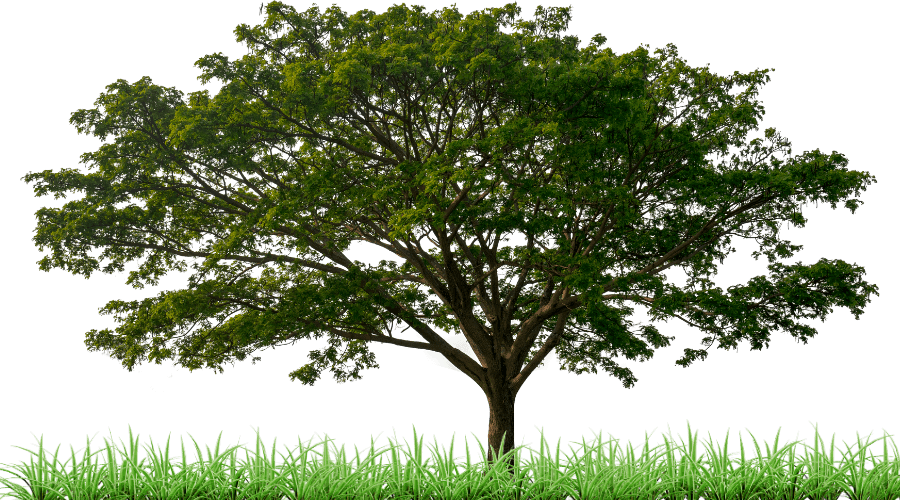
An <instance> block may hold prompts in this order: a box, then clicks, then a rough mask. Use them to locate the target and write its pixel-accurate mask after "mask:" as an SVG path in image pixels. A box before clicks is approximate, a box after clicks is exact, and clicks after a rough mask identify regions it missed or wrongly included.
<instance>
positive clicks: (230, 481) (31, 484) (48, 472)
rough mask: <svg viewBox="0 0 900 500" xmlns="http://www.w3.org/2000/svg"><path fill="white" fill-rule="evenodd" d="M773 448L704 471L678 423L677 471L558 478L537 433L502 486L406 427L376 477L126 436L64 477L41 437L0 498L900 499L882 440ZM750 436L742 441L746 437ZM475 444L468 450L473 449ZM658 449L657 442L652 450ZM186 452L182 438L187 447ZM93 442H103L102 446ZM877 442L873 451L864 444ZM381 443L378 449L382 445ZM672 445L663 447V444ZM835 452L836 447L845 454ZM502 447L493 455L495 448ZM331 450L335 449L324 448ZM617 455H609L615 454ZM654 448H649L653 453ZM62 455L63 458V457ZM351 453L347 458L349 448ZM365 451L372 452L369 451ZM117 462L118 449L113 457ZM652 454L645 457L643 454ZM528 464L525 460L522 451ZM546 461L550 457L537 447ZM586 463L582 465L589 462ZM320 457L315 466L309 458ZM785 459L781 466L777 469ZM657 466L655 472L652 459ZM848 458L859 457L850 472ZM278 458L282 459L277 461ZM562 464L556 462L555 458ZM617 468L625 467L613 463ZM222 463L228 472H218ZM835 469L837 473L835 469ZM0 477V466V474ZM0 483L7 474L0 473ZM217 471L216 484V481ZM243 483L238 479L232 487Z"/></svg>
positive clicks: (666, 467) (499, 476) (642, 469)
mask: <svg viewBox="0 0 900 500" xmlns="http://www.w3.org/2000/svg"><path fill="white" fill-rule="evenodd" d="M780 433H781V431H780V429H779V432H778V434H776V436H775V444H774V450H775V452H774V455H772V454H770V451H769V445H768V444H766V457H765V458H764V457H763V456H762V454H761V453H760V448H759V445H757V444H756V438H753V444H754V447H755V448H756V455H757V457H756V458H755V459H751V460H749V461H747V460H745V454H744V443H743V440H741V442H740V446H741V459H740V461H739V462H737V466H736V467H734V466H733V463H732V462H731V461H730V460H729V458H728V436H727V434H726V438H725V449H724V451H721V449H720V452H719V453H716V452H715V450H712V448H711V447H710V445H711V444H712V439H711V438H710V441H709V445H704V446H706V448H707V450H708V451H709V452H710V454H711V455H712V458H711V459H709V460H704V459H703V458H704V457H703V455H701V456H700V457H699V459H698V458H697V447H696V443H697V439H696V434H695V435H694V437H693V439H691V427H690V423H688V447H687V453H686V454H682V455H681V457H680V459H679V460H678V461H676V460H675V455H674V449H681V450H682V452H683V451H684V448H685V447H684V446H683V442H682V446H678V447H673V446H670V443H669V440H668V439H666V440H665V448H666V449H665V452H664V453H663V452H660V453H658V454H654V455H653V456H652V457H651V456H650V455H649V450H648V444H647V443H645V444H644V451H643V453H642V455H641V457H640V460H638V461H635V459H634V450H633V449H632V447H631V445H630V444H629V445H628V455H627V456H625V457H623V455H622V454H621V453H620V454H619V464H616V460H615V457H616V455H615V454H614V452H613V446H612V442H611V441H608V443H609V455H608V456H607V455H606V454H605V453H604V452H603V445H604V443H603V442H602V436H603V434H602V433H601V434H600V436H601V439H598V441H597V442H599V443H600V444H599V446H595V447H593V448H590V449H588V447H587V446H586V444H585V443H584V440H582V446H583V449H586V450H588V452H587V454H586V455H584V456H583V457H581V458H577V459H576V460H575V461H574V462H571V461H570V462H568V463H567V465H566V466H565V469H563V468H562V465H561V464H560V460H559V443H558V442H557V450H556V460H555V461H553V460H550V458H551V457H550V456H548V457H544V446H545V441H544V436H543V432H541V448H540V456H539V457H538V460H537V461H532V462H530V463H528V464H524V465H523V466H521V467H520V460H519V455H520V453H521V451H520V449H521V448H528V449H529V450H531V448H529V447H527V446H523V447H519V448H516V449H514V450H513V451H511V452H510V453H508V454H506V455H504V456H503V457H501V460H506V459H512V460H513V463H514V468H513V470H512V472H514V476H512V477H511V476H510V475H509V474H510V473H509V472H508V471H507V470H506V469H504V468H503V463H502V462H501V463H497V464H492V465H488V464H486V463H485V462H482V463H481V464H479V465H477V466H476V467H474V468H473V467H472V464H471V461H470V457H469V446H468V443H466V467H465V469H464V470H463V471H462V472H460V471H458V470H457V467H458V466H457V465H456V464H455V463H454V462H453V461H452V457H453V440H451V442H450V451H449V454H445V456H444V457H443V458H442V457H441V456H440V455H438V454H437V451H436V449H437V443H435V446H434V447H433V448H432V450H431V451H432V458H433V459H434V462H433V465H432V466H429V464H428V460H426V461H425V462H424V463H423V462H422V441H421V439H420V440H419V441H418V442H416V433H415V427H413V444H414V446H415V453H414V456H410V455H409V454H408V453H407V452H406V451H404V453H405V454H406V455H407V457H408V458H409V459H410V460H409V461H408V462H407V464H406V465H405V466H403V465H401V464H400V462H399V461H398V454H397V448H399V446H395V445H394V444H393V442H391V446H390V447H389V449H390V452H391V457H392V459H393V461H392V462H390V463H388V464H387V465H384V466H382V459H381V458H379V460H378V465H375V463H374V461H375V458H378V457H379V456H380V455H381V454H382V453H384V452H385V451H387V450H382V451H379V452H378V453H377V454H373V451H371V449H370V452H369V455H368V456H367V457H366V459H365V460H364V461H362V462H360V460H359V451H356V467H355V468H354V467H352V465H353V461H352V460H351V461H350V463H346V462H345V461H344V449H343V446H342V447H341V451H340V453H339V454H338V455H337V459H336V460H335V462H333V463H332V462H331V461H330V460H329V454H328V446H327V442H328V441H329V439H328V437H327V435H326V439H325V440H324V441H322V442H320V443H317V444H316V445H314V446H318V445H320V444H326V446H325V453H324V462H319V461H315V460H312V461H307V453H309V452H310V451H312V452H313V453H316V454H319V453H318V452H317V451H315V450H313V449H312V448H311V447H309V445H308V444H307V448H306V449H305V450H304V448H303V446H302V443H301V444H300V451H301V452H303V456H302V460H300V464H299V467H298V464H297V463H296V462H297V459H294V458H293V454H291V453H290V452H289V456H290V457H291V464H290V466H282V467H276V465H275V443H273V444H272V458H271V462H267V461H266V455H265V447H263V453H262V455H260V453H259V450H260V444H261V443H260V439H259V432H258V431H257V435H256V453H255V455H256V457H255V459H254V460H253V461H252V462H250V460H249V456H248V455H246V450H245V456H247V461H246V462H244V463H241V462H238V464H237V466H236V464H235V457H234V453H233V452H235V451H236V450H237V448H239V447H240V446H234V447H232V448H229V449H227V450H226V451H225V452H223V453H222V454H221V455H220V454H219V441H221V438H222V435H221V433H220V434H219V440H218V441H216V450H215V456H213V455H212V454H211V453H210V451H209V447H207V449H206V452H207V457H208V462H207V463H206V464H204V462H203V454H202V453H201V451H200V448H199V447H198V446H197V443H196V441H195V442H194V447H195V448H196V450H197V455H198V457H199V459H200V461H199V463H195V464H190V465H188V466H186V467H182V466H179V468H180V470H179V472H177V473H176V472H175V470H174V468H173V466H172V465H171V464H170V462H169V443H168V439H167V440H166V453H165V456H164V457H163V455H162V453H160V456H159V457H158V458H157V457H156V455H155V449H154V448H153V447H152V444H153V441H152V439H151V441H150V443H151V450H150V452H151V455H150V456H151V457H152V462H151V464H150V466H149V467H145V466H144V461H145V460H141V462H140V463H137V439H134V440H132V436H131V427H130V426H129V429H128V437H129V442H130V450H129V453H128V454H125V453H122V452H120V453H122V454H123V455H124V460H123V462H122V464H121V466H119V465H117V463H116V462H115V460H114V458H115V456H114V455H113V451H112V450H111V449H110V447H109V444H108V443H107V446H106V448H105V450H100V451H97V452H95V453H93V454H91V453H90V442H89V441H88V446H87V450H85V452H84V458H83V459H82V462H81V463H80V464H78V463H76V461H75V451H74V450H72V459H71V460H72V470H71V472H69V473H66V472H65V464H66V463H68V460H67V461H66V462H65V463H62V464H61V466H60V469H59V470H57V468H56V464H57V462H58V461H57V458H56V455H57V453H58V452H59V447H57V449H56V452H55V453H54V455H53V463H52V466H51V464H50V461H49V460H45V459H44V452H43V436H42V437H41V441H40V444H39V448H38V450H39V452H38V453H34V452H33V451H29V450H26V451H29V453H32V454H33V455H37V456H38V462H37V467H35V464H34V460H33V459H31V458H29V462H30V465H31V466H30V467H25V466H24V465H23V466H19V467H17V469H18V470H19V471H20V472H22V473H23V474H24V475H25V477H22V476H19V475H18V474H15V473H14V474H15V475H16V477H18V478H19V479H21V480H23V481H25V484H26V485H27V486H28V488H29V489H28V490H26V489H25V488H24V487H22V486H21V485H16V484H12V483H11V482H9V481H8V480H3V479H0V483H2V484H3V485H4V487H5V488H4V489H11V490H12V491H13V493H12V495H4V496H3V498H6V497H10V496H12V497H14V498H18V499H20V500H25V499H39V500H62V499H64V498H67V499H69V500H94V499H98V500H99V499H108V500H115V499H130V500H176V499H177V500H191V499H198V500H200V499H206V500H226V499H227V500H250V499H255V500H281V499H283V498H290V499H293V500H331V499H347V500H350V499H353V500H357V499H371V500H375V499H387V498H393V499H395V500H399V499H410V500H413V499H415V500H425V499H434V500H438V499H446V500H477V499H486V500H487V499H491V500H494V499H504V500H505V499H516V500H532V499H533V500H541V499H543V500H551V499H552V500H563V499H565V498H566V497H567V496H571V497H572V498H573V499H575V500H676V499H677V500H683V499H685V498H687V499H688V500H697V499H698V498H700V497H703V498H704V499H706V500H751V499H753V500H801V499H811V500H837V499H838V497H840V496H841V495H843V494H846V495H847V497H848V498H849V499H850V500H897V499H898V498H900V455H898V454H897V448H896V446H894V447H893V449H894V455H895V460H894V461H893V462H889V461H888V454H887V441H886V438H887V435H885V437H883V438H879V439H885V442H884V458H883V461H882V462H880V463H877V464H876V463H875V460H874V459H873V458H872V457H871V454H870V460H871V461H872V463H873V468H872V469H871V470H865V469H864V467H863V466H864V464H865V461H866V460H865V450H866V448H867V447H868V446H869V445H870V444H872V443H869V442H867V443H866V444H865V445H862V443H859V436H858V435H857V442H858V443H859V446H860V449H859V451H857V452H856V453H854V454H852V455H851V454H850V451H849V448H848V451H847V453H844V454H843V455H844V459H842V460H841V463H840V465H839V466H837V467H835V466H834V464H835V461H834V438H833V437H832V440H831V452H830V455H825V454H824V451H825V445H824V443H822V452H823V453H821V454H820V453H819V442H820V441H821V439H820V438H819V433H818V427H817V428H816V442H815V448H812V447H810V446H808V445H805V444H802V443H800V444H801V445H802V446H805V447H806V448H808V449H810V448H812V449H813V450H814V453H813V454H812V456H810V455H809V454H808V453H807V452H806V451H804V457H803V460H802V461H800V462H799V463H798V462H797V461H795V459H794V457H795V454H794V447H795V445H796V444H797V443H799V441H794V442H793V443H789V444H788V445H786V446H785V447H784V448H782V449H781V450H779V449H778V435H779V434H780ZM752 436H753V435H752V434H751V437H752ZM476 439H477V438H476ZM664 439H665V438H664ZM191 440H193V437H192V438H191ZM104 441H106V439H105V438H104ZM875 441H878V440H875ZM389 442H390V441H389ZM673 442H674V440H673ZM845 445H846V443H845ZM478 446H479V448H481V454H482V459H483V460H484V458H485V456H486V455H485V452H484V448H482V447H481V442H480V441H479V443H478ZM501 446H502V445H501ZM335 448H336V447H335ZM618 448H619V447H618V443H617V444H616V448H615V449H616V451H618ZM657 448H659V447H657ZM70 449H71V447H70ZM354 449H355V447H354ZM372 449H374V441H372ZM116 450H117V451H118V449H116ZM655 450H656V448H654V451H655ZM103 451H106V454H107V458H108V460H107V462H106V463H107V464H111V465H112V467H111V468H107V467H106V466H105V465H104V466H103V467H100V466H99V463H94V466H93V467H92V466H91V457H92V456H93V455H95V454H97V453H101V452H103ZM531 451H532V454H531V456H532V457H533V456H534V454H533V450H531ZM547 451H548V454H549V451H550V448H549V446H548V447H547ZM591 453H594V458H592V457H591ZM319 455H320V456H322V455H321V454H319ZM785 455H787V457H788V459H787V460H782V458H783V457H784V456H785ZM181 456H182V462H181V464H185V463H187V462H186V456H185V452H184V442H183V441H182V444H181ZM662 456H664V457H665V460H662V459H660V460H659V462H657V458H659V457H662ZM857 456H861V459H859V460H858V461H856V460H855V458H856V457H857ZM282 458H284V456H283V455H282ZM567 458H568V456H567ZM625 458H627V459H625ZM226 459H228V462H227V464H228V466H227V467H225V463H226ZM844 460H846V461H844ZM0 465H6V464H0ZM0 471H4V472H12V471H9V470H7V469H2V468H0ZM226 471H227V473H226ZM245 474H246V477H244V475H245Z"/></svg>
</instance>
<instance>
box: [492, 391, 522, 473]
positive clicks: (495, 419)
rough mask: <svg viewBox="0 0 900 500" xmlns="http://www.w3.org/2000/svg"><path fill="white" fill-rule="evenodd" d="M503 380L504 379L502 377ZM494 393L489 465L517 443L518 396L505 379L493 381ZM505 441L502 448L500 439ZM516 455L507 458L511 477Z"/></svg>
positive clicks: (507, 467)
mask: <svg viewBox="0 0 900 500" xmlns="http://www.w3.org/2000/svg"><path fill="white" fill-rule="evenodd" d="M501 380H502V379H501ZM490 388H491V389H492V393H491V394H489V395H488V398H487V399H488V408H489V410H490V418H489V420H488V466H489V467H490V466H493V465H494V464H495V463H497V462H498V461H499V460H500V457H501V456H502V455H504V454H505V453H507V452H509V451H510V450H512V449H513V447H514V445H515V433H514V432H513V428H514V424H515V418H514V410H515V404H516V396H515V395H514V394H513V393H512V391H511V390H509V386H508V384H507V383H506V381H505V380H502V381H500V383H491V384H490ZM501 440H502V441H503V446H502V449H501V445H500V441H501ZM514 467H515V457H514V456H513V455H510V456H509V458H508V459H507V460H506V469H507V470H508V471H509V475H510V477H512V475H513V471H514Z"/></svg>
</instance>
